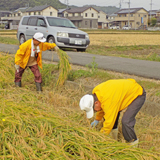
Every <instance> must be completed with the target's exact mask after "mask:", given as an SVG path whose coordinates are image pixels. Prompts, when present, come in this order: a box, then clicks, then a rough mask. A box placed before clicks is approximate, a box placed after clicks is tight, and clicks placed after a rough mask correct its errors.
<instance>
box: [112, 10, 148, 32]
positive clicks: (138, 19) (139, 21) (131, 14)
mask: <svg viewBox="0 0 160 160" xmlns="http://www.w3.org/2000/svg"><path fill="white" fill-rule="evenodd" d="M116 14H117V17H115V21H116V22H117V23H118V24H119V26H120V27H121V28H122V27H123V26H125V25H128V21H129V25H130V26H131V28H132V29H138V28H139V27H141V26H146V27H148V11H147V10H145V9H144V8H130V9H128V8H127V9H121V10H119V11H118V12H116Z"/></svg>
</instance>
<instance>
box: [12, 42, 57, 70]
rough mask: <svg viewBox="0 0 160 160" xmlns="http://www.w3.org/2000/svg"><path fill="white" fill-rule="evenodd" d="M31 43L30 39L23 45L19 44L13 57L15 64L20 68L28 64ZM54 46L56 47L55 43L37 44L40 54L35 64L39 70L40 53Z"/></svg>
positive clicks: (40, 64) (40, 62)
mask: <svg viewBox="0 0 160 160" xmlns="http://www.w3.org/2000/svg"><path fill="white" fill-rule="evenodd" d="M31 42H32V39H29V40H28V41H26V42H25V43H23V44H21V45H20V47H19V50H18V51H17V53H16V55H15V64H17V65H19V66H20V67H21V68H25V67H26V65H27V63H28V60H29V57H30V55H31ZM55 46H56V44H55V43H47V42H45V43H40V44H39V49H40V52H39V53H38V58H37V64H38V65H39V67H40V68H41V69H42V51H46V50H48V49H51V48H54V47H55Z"/></svg>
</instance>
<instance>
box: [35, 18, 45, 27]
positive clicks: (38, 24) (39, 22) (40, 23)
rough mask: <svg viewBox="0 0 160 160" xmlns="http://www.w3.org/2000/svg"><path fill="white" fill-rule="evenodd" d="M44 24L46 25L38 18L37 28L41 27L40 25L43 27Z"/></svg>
mask: <svg viewBox="0 0 160 160" xmlns="http://www.w3.org/2000/svg"><path fill="white" fill-rule="evenodd" d="M45 24H46V23H45V21H44V19H42V18H38V21H37V26H42V25H45Z"/></svg>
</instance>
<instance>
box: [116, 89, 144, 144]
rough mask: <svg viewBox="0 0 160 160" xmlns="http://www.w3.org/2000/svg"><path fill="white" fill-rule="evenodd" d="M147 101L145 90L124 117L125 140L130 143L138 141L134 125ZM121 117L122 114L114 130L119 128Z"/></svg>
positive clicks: (128, 108) (123, 131)
mask: <svg viewBox="0 0 160 160" xmlns="http://www.w3.org/2000/svg"><path fill="white" fill-rule="evenodd" d="M145 99H146V92H145V90H144V89H143V94H142V95H141V96H138V97H137V98H136V99H135V100H134V101H133V102H132V103H131V104H130V105H129V106H128V107H127V110H126V111H125V113H124V115H123V117H122V133H123V136H124V139H125V140H126V141H128V142H130V141H132V140H137V136H136V133H135V131H134V125H135V123H136V119H135V117H136V115H137V113H138V112H139V110H140V109H141V107H142V106H143V104H144V102H145ZM119 116H120V112H119V113H118V115H117V119H116V121H115V124H114V127H113V129H115V128H117V127H118V119H119Z"/></svg>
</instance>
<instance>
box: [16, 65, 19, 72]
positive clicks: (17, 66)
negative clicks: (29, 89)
mask: <svg viewBox="0 0 160 160" xmlns="http://www.w3.org/2000/svg"><path fill="white" fill-rule="evenodd" d="M15 68H16V71H17V72H19V65H17V64H15Z"/></svg>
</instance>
